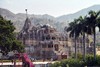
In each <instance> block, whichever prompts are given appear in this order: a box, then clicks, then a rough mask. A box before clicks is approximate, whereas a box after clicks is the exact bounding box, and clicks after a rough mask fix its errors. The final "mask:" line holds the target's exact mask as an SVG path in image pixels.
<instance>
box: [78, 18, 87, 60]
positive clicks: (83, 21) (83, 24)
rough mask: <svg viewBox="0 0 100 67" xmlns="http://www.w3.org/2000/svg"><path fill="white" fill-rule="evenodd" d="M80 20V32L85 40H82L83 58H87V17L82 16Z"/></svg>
mask: <svg viewBox="0 0 100 67" xmlns="http://www.w3.org/2000/svg"><path fill="white" fill-rule="evenodd" d="M78 20H79V24H80V30H81V31H80V32H79V33H80V34H81V35H82V36H83V41H82V44H83V60H85V56H86V44H85V39H86V38H85V34H86V33H87V27H86V17H84V18H83V17H82V16H80V17H79V18H78Z"/></svg>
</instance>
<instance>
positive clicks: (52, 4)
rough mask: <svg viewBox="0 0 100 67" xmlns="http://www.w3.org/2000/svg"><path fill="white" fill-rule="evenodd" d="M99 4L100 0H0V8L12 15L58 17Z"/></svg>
mask: <svg viewBox="0 0 100 67" xmlns="http://www.w3.org/2000/svg"><path fill="white" fill-rule="evenodd" d="M97 4H100V0H0V7H1V8H6V9H9V10H10V11H12V12H14V13H25V9H26V8H27V9H28V13H29V14H49V15H52V16H55V17H56V16H60V15H64V14H69V13H75V12H77V11H79V10H81V9H84V8H87V7H90V6H92V5H97Z"/></svg>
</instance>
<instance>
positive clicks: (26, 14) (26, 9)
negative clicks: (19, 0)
mask: <svg viewBox="0 0 100 67" xmlns="http://www.w3.org/2000/svg"><path fill="white" fill-rule="evenodd" d="M25 11H26V18H28V15H27V9H25Z"/></svg>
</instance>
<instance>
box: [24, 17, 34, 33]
mask: <svg viewBox="0 0 100 67" xmlns="http://www.w3.org/2000/svg"><path fill="white" fill-rule="evenodd" d="M31 27H32V26H31V21H30V19H29V18H26V20H25V24H24V26H23V29H22V30H23V31H25V32H28V31H29V30H30V28H31Z"/></svg>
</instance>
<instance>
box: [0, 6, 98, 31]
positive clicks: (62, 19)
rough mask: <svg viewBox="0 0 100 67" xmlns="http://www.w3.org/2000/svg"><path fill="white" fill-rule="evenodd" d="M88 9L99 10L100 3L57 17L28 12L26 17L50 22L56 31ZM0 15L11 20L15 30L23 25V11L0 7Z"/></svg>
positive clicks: (36, 22) (45, 22) (33, 21)
mask: <svg viewBox="0 0 100 67" xmlns="http://www.w3.org/2000/svg"><path fill="white" fill-rule="evenodd" d="M90 10H94V11H98V10H100V5H93V6H90V7H88V8H85V9H82V10H80V11H77V12H76V13H72V14H67V15H62V16H59V17H53V16H51V15H48V14H44V15H34V14H28V17H29V18H30V20H31V21H32V24H33V25H34V24H38V23H39V24H50V25H52V26H54V27H55V28H57V30H58V31H62V29H64V27H65V26H68V23H69V22H71V21H72V20H73V19H75V18H78V17H79V16H85V15H86V14H88V12H89V11H90ZM0 15H2V16H3V17H4V18H6V19H8V20H11V21H12V22H13V24H14V25H15V27H16V31H20V30H21V29H22V27H23V25H24V22H25V19H26V14H25V13H17V14H14V13H13V12H11V11H9V10H7V9H4V8H0Z"/></svg>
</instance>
